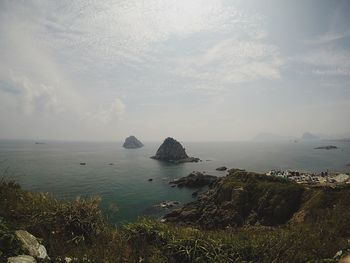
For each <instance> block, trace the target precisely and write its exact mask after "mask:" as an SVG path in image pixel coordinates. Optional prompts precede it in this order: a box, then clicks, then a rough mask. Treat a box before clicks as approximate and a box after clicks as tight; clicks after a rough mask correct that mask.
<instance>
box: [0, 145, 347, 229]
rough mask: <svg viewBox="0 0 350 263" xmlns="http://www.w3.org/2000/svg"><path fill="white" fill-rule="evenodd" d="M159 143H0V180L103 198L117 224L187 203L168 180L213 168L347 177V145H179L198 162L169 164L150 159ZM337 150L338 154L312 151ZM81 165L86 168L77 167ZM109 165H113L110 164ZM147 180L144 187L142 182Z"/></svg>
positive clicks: (61, 194) (186, 195)
mask: <svg viewBox="0 0 350 263" xmlns="http://www.w3.org/2000/svg"><path fill="white" fill-rule="evenodd" d="M160 143H161V142H157V143H154V142H149V143H147V142H146V143H145V147H143V148H141V149H132V150H128V149H124V148H122V147H121V144H122V143H120V142H110V143H108V142H62V141H47V142H46V143H45V144H35V142H34V141H11V140H0V176H1V174H2V176H3V175H5V176H6V177H9V178H12V179H15V180H17V181H18V182H19V183H20V184H21V186H22V188H24V189H27V190H31V191H43V192H50V193H52V194H54V195H55V196H56V197H58V198H62V199H73V198H76V197H77V196H81V197H87V196H96V195H98V196H101V197H102V203H101V205H102V208H106V207H108V206H109V205H110V204H114V205H116V206H117V207H118V209H119V211H118V212H117V213H115V214H113V215H112V216H111V218H110V220H111V221H112V222H113V223H122V222H125V221H132V220H135V219H136V218H137V217H138V216H142V215H153V216H160V215H161V214H163V213H164V212H166V211H165V210H164V209H155V208H154V205H156V204H159V203H160V202H162V201H169V200H173V201H179V202H181V203H185V202H189V201H191V200H193V198H192V196H191V193H192V192H193V191H194V190H190V189H179V188H172V187H170V186H169V181H170V180H173V179H175V178H179V177H182V176H186V175H188V174H189V173H190V172H192V171H205V172H206V173H207V174H213V175H219V176H224V175H225V172H218V171H216V170H215V169H216V168H217V167H219V166H222V165H225V166H227V167H229V168H233V167H235V168H243V169H246V170H250V171H256V172H266V171H268V170H271V169H283V170H284V169H297V170H300V171H310V172H319V171H325V170H327V169H328V170H330V171H339V172H350V167H347V166H346V164H348V163H349V162H350V142H340V141H336V142H335V141H333V142H327V141H307V142H298V143H294V142H291V141H288V142H273V143H272V142H206V143H204V142H203V143H200V142H196V143H193V142H192V143H191V142H184V143H183V145H184V147H185V148H186V151H187V153H188V154H189V155H190V156H194V157H199V158H201V159H202V160H203V161H202V162H199V163H184V164H177V165H175V164H169V163H164V162H159V161H156V160H153V159H150V156H152V155H154V153H155V152H156V150H157V148H158V147H159V145H160ZM323 145H336V146H338V147H339V149H336V150H315V149H314V148H315V147H318V146H323ZM81 162H86V165H84V166H83V165H80V163H81ZM110 163H113V165H110ZM150 178H152V179H153V181H152V182H149V181H148V179H150Z"/></svg>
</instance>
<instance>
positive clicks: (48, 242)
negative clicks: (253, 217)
mask: <svg viewBox="0 0 350 263" xmlns="http://www.w3.org/2000/svg"><path fill="white" fill-rule="evenodd" d="M348 191H349V190H347V189H344V190H339V191H334V192H331V193H326V192H323V191H315V192H310V193H307V195H308V194H310V196H307V195H306V196H305V197H304V198H305V202H304V206H303V207H302V209H301V210H300V214H301V215H298V218H297V219H298V220H297V219H295V220H294V221H293V220H292V221H291V222H290V223H288V224H286V225H283V226H280V227H262V226H246V227H243V228H228V229H225V230H216V231H215V230H211V231H205V230H199V229H196V228H193V227H179V226H174V225H170V224H164V223H160V222H158V221H156V220H154V219H145V218H143V219H139V220H138V221H137V222H135V223H130V224H126V225H124V226H123V227H122V228H121V229H116V228H114V227H112V226H111V225H109V224H108V223H107V220H106V218H105V217H104V214H103V213H102V212H101V210H100V209H99V199H98V198H92V199H77V200H75V201H72V202H64V201H58V200H56V199H55V198H53V197H52V196H50V195H49V194H43V193H32V192H27V191H23V190H21V189H20V187H19V186H18V185H17V184H15V183H13V182H5V181H1V182H0V217H1V218H2V219H1V220H0V245H1V246H0V262H2V261H4V260H5V259H6V257H8V256H11V255H18V253H20V252H21V251H20V248H19V246H18V243H17V240H16V238H15V236H14V230H17V229H26V230H28V231H29V232H30V233H32V234H34V235H35V236H37V237H39V238H42V242H43V244H44V245H45V247H46V248H47V250H48V254H49V255H50V257H51V259H53V260H54V262H58V261H59V258H64V257H66V256H69V257H71V258H74V259H75V262H88V259H89V262H153V263H155V262H168V263H172V262H184V263H186V262H336V261H335V260H334V259H333V256H334V255H335V253H336V252H337V251H339V250H343V251H345V250H346V249H347V248H348V246H349V244H348V238H349V236H350V228H349V222H350V221H349V220H350V211H349V209H348V206H347V200H348V194H349V192H348ZM300 218H302V220H301V219H300ZM327 258H328V260H325V259H327Z"/></svg>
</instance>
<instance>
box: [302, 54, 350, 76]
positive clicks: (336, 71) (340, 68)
mask: <svg viewBox="0 0 350 263" xmlns="http://www.w3.org/2000/svg"><path fill="white" fill-rule="evenodd" d="M349 57H350V52H349V51H348V50H344V49H339V48H319V49H317V50H314V51H310V52H308V53H306V54H304V55H303V56H299V57H297V58H296V61H299V62H302V63H305V64H308V65H310V66H312V69H311V72H312V73H313V74H316V75H329V76H350V60H349Z"/></svg>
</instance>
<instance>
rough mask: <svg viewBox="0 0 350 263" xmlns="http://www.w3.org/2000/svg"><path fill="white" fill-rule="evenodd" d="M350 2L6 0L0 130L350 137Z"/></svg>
mask: <svg viewBox="0 0 350 263" xmlns="http://www.w3.org/2000/svg"><path fill="white" fill-rule="evenodd" d="M349 14H350V1H346V0H345V1H340V0H339V1H335V0H329V1H324V0H314V1H307V0H290V1H280V0H275V1H272V0H267V1H261V0H255V1H247V0H242V1H231V0H230V1H225V0H176V1H175V0H115V1H111V0H103V1H102V0H101V1H97V0H80V1H79V0H75V1H71V0H60V1H44V0H43V1H34V0H33V1H31V0H0V127H1V128H0V138H31V139H71V140H122V139H123V138H124V137H126V136H127V135H130V134H134V135H136V136H137V137H139V138H140V139H141V140H144V141H147V140H153V141H161V140H163V139H164V138H165V137H167V136H174V137H175V138H177V139H179V140H181V141H194V140H202V141H203V140H211V141H212V140H240V139H250V138H252V137H253V136H254V135H256V134H257V133H259V132H273V133H277V134H285V135H297V136H300V134H301V133H303V132H304V131H310V132H316V133H325V134H343V133H349V132H350V15H349Z"/></svg>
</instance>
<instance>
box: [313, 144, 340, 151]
mask: <svg viewBox="0 0 350 263" xmlns="http://www.w3.org/2000/svg"><path fill="white" fill-rule="evenodd" d="M314 149H315V150H335V149H338V147H337V146H334V145H327V146H320V147H316V148H314Z"/></svg>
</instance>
